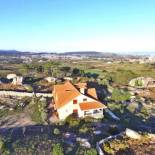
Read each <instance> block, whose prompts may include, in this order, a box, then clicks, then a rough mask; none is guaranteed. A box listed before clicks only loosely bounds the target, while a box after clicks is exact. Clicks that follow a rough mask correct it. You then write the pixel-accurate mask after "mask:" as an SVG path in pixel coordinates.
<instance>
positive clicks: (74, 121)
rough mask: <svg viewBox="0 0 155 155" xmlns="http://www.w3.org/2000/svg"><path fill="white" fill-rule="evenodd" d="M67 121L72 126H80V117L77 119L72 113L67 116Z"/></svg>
mask: <svg viewBox="0 0 155 155" xmlns="http://www.w3.org/2000/svg"><path fill="white" fill-rule="evenodd" d="M66 123H67V124H68V125H69V126H70V127H76V126H79V124H80V119H77V118H76V117H74V116H73V115H70V116H68V117H67V118H66Z"/></svg>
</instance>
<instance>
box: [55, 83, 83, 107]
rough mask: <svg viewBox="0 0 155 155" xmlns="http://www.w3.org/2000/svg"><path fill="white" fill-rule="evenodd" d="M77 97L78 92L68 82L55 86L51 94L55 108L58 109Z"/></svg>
mask: <svg viewBox="0 0 155 155" xmlns="http://www.w3.org/2000/svg"><path fill="white" fill-rule="evenodd" d="M79 95H80V92H79V91H78V90H77V89H76V88H75V87H74V86H73V84H72V83H71V82H69V81H67V82H65V83H64V84H61V85H55V86H54V94H53V97H54V101H55V107H56V108H57V109H59V108H60V107H62V106H64V105H65V104H66V103H68V102H69V101H71V100H73V99H74V98H75V97H77V96H79Z"/></svg>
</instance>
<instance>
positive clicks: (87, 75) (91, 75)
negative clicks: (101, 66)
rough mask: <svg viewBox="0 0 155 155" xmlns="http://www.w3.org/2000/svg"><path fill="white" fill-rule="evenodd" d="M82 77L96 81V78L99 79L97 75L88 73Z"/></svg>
mask: <svg viewBox="0 0 155 155" xmlns="http://www.w3.org/2000/svg"><path fill="white" fill-rule="evenodd" d="M84 77H88V78H94V79H97V78H98V77H99V74H97V73H90V72H88V73H85V74H84Z"/></svg>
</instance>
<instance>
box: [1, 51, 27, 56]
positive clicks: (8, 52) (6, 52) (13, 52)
mask: <svg viewBox="0 0 155 155" xmlns="http://www.w3.org/2000/svg"><path fill="white" fill-rule="evenodd" d="M28 54H30V52H20V51H16V50H0V55H7V56H9V55H10V56H11V55H14V56H18V55H28Z"/></svg>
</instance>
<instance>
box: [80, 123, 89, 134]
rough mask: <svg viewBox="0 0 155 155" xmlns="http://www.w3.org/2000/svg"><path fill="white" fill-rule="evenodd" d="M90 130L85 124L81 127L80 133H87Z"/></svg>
mask: <svg viewBox="0 0 155 155" xmlns="http://www.w3.org/2000/svg"><path fill="white" fill-rule="evenodd" d="M88 131H89V128H88V127H87V126H86V125H85V124H84V125H83V126H82V127H81V128H80V129H79V132H80V133H86V132H88Z"/></svg>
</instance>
